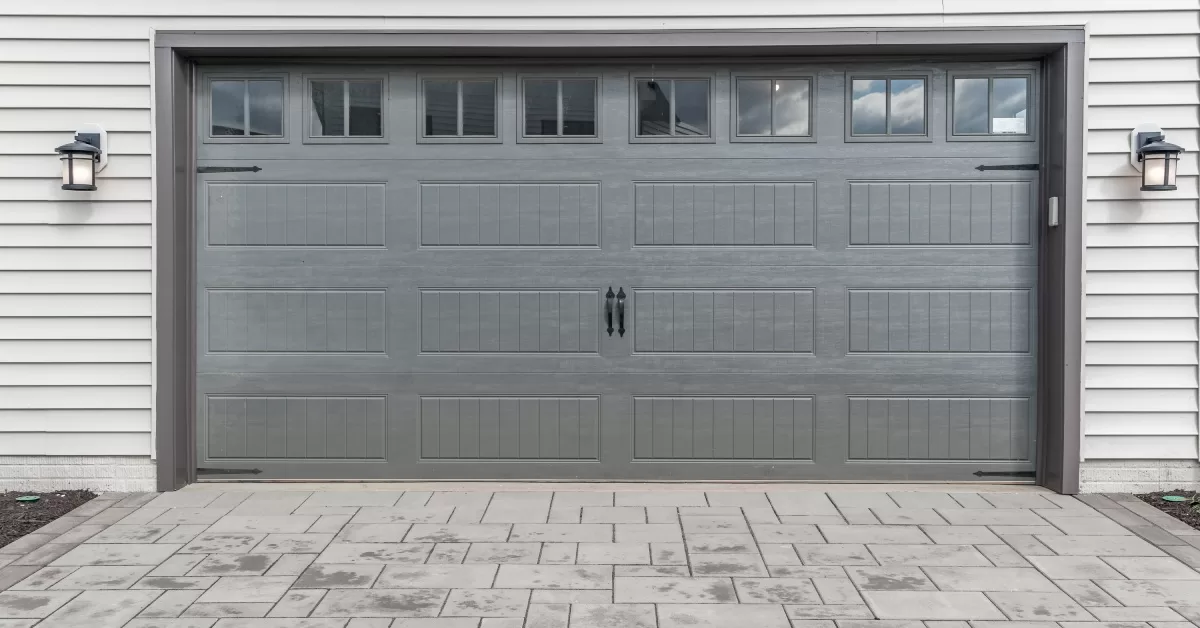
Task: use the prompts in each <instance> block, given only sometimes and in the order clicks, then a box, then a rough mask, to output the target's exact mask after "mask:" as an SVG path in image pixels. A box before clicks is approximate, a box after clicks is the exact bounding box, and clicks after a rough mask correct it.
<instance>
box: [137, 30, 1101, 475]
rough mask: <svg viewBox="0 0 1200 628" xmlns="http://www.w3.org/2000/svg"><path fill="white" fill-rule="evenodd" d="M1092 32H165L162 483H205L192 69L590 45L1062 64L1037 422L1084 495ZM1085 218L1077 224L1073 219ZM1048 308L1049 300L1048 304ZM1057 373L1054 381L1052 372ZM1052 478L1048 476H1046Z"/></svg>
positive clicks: (159, 96) (159, 44) (1053, 457)
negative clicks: (236, 57)
mask: <svg viewBox="0 0 1200 628" xmlns="http://www.w3.org/2000/svg"><path fill="white" fill-rule="evenodd" d="M1083 41H1084V30H1083V29H1082V28H1063V27H1056V28H1038V27H1029V28H1024V27H1023V28H963V29H949V28H942V29H876V30H863V29H843V30H815V31H814V30H808V31H806V30H777V31H768V30H762V31H754V30H737V31H665V32H654V31H643V32H606V33H594V32H592V33H578V32H553V33H527V32H519V33H518V32H498V33H497V32H490V33H489V32H459V33H391V32H366V33H347V32H340V33H318V32H286V31H285V32H251V31H242V32H237V31H223V32H198V31H163V32H157V33H155V35H154V45H155V57H154V59H155V72H154V98H155V107H156V115H155V119H154V125H155V128H154V130H155V133H156V135H155V137H156V139H155V151H156V152H155V174H156V179H155V181H156V182H155V186H156V193H157V195H156V197H157V203H158V207H157V210H156V226H155V228H156V236H157V240H156V241H157V246H158V249H157V251H156V252H155V255H156V262H157V278H156V282H155V290H156V294H155V296H156V304H157V306H158V309H157V317H156V321H155V325H156V329H155V333H156V339H157V342H158V345H157V351H156V360H157V364H156V375H157V394H156V398H155V406H154V407H155V410H156V413H155V417H156V419H155V420H156V428H157V434H156V437H157V438H156V442H157V458H158V461H157V467H158V486H159V489H160V490H172V489H175V488H179V487H181V486H183V485H184V484H186V483H187V482H189V481H193V480H194V479H195V463H194V455H195V454H194V452H195V447H194V442H195V439H196V433H195V407H194V403H192V399H193V396H192V394H191V389H192V386H193V385H194V384H193V379H194V378H193V376H192V372H193V369H194V364H195V355H194V351H195V340H194V336H195V321H194V320H193V318H194V307H193V303H192V300H191V297H190V295H191V294H192V288H191V283H192V277H193V272H192V263H193V258H194V255H193V252H192V244H191V242H192V235H193V234H192V230H193V227H192V221H191V215H192V212H193V211H194V207H193V205H194V203H195V200H194V199H195V196H194V195H193V194H192V193H191V190H192V186H193V184H194V183H193V182H194V179H195V174H194V168H193V164H194V161H193V160H194V150H193V145H192V142H193V140H192V139H191V135H192V124H191V122H192V105H191V102H192V98H193V90H194V85H193V82H192V67H193V66H192V63H193V62H194V61H196V60H199V59H205V58H220V57H223V56H228V55H231V54H238V53H239V52H240V51H250V50H252V51H255V53H256V54H258V55H264V56H265V55H268V54H270V55H272V56H276V57H289V56H311V55H316V54H342V55H348V54H352V55H361V56H381V55H398V54H399V55H403V54H412V53H413V52H418V51H423V52H425V53H426V54H429V53H433V54H439V53H440V54H442V55H444V56H461V55H463V54H483V53H486V54H492V55H506V54H507V55H512V54H514V53H520V52H523V53H526V54H528V53H530V52H531V51H532V52H534V53H535V54H554V53H555V52H557V51H561V50H571V51H573V52H574V53H575V54H576V55H579V54H585V53H586V52H587V51H588V50H589V49H590V50H592V51H596V52H603V51H620V52H631V53H634V54H654V53H658V54H663V53H670V54H686V53H689V52H692V53H701V52H702V51H708V53H709V54H711V53H712V52H713V49H714V48H723V49H726V51H740V52H743V53H746V54H755V53H775V54H780V53H788V52H790V53H794V54H834V55H838V54H846V55H872V54H875V55H878V54H913V53H920V54H946V53H963V54H972V53H974V54H1001V53H1007V54H1013V53H1024V54H1027V55H1029V56H1035V55H1050V56H1051V57H1053V56H1054V53H1057V54H1060V55H1063V57H1065V60H1064V61H1062V63H1063V64H1064V67H1065V79H1066V80H1064V81H1062V82H1061V83H1060V85H1061V86H1062V89H1063V91H1065V95H1064V96H1065V101H1066V102H1065V112H1066V114H1065V116H1063V118H1065V120H1064V119H1061V118H1060V119H1047V121H1046V124H1044V125H1043V126H1042V133H1043V139H1044V141H1045V142H1046V143H1049V140H1052V139H1053V140H1058V141H1060V142H1062V144H1065V146H1062V150H1063V155H1064V163H1063V184H1062V187H1060V188H1058V189H1061V190H1062V194H1063V197H1062V201H1063V202H1062V207H1063V208H1064V216H1065V217H1067V219H1066V220H1065V221H1064V225H1063V227H1062V228H1060V229H1059V230H1057V233H1058V234H1059V235H1058V237H1059V238H1061V246H1062V249H1063V250H1062V256H1061V257H1060V260H1061V262H1060V264H1061V265H1060V267H1059V268H1056V269H1055V270H1056V271H1059V270H1061V274H1060V272H1054V273H1052V274H1051V276H1050V280H1051V281H1048V282H1043V283H1041V284H1040V285H1041V290H1042V292H1043V295H1046V296H1049V295H1053V296H1054V297H1055V298H1056V299H1057V300H1059V301H1060V302H1061V304H1062V310H1061V311H1060V312H1052V313H1050V314H1052V315H1053V316H1052V317H1050V316H1045V314H1046V313H1045V312H1043V316H1045V318H1043V320H1046V321H1048V322H1052V324H1051V325H1049V326H1048V327H1047V328H1046V331H1047V332H1048V333H1046V334H1040V335H1039V336H1040V338H1042V344H1043V348H1042V351H1046V350H1047V349H1048V348H1049V347H1048V346H1047V342H1048V341H1049V340H1051V339H1057V342H1056V344H1055V346H1054V352H1053V354H1054V355H1055V356H1056V358H1057V359H1055V360H1052V361H1051V360H1046V361H1043V362H1042V367H1041V369H1040V370H1041V371H1042V372H1041V373H1040V374H1039V377H1041V378H1042V381H1044V382H1048V383H1051V384H1052V385H1053V387H1051V388H1041V389H1040V391H1039V393H1040V394H1041V395H1048V396H1052V397H1055V398H1057V399H1058V400H1061V408H1062V411H1061V413H1057V412H1056V413H1051V414H1049V415H1043V416H1042V423H1041V425H1040V426H1039V431H1040V433H1041V438H1040V441H1041V442H1042V443H1043V445H1047V444H1050V443H1053V444H1054V445H1055V446H1054V447H1047V448H1045V449H1043V455H1042V456H1040V457H1039V459H1040V460H1041V461H1042V463H1043V465H1044V466H1043V467H1042V469H1043V470H1044V471H1045V473H1044V475H1043V477H1039V482H1041V483H1043V484H1048V485H1049V486H1050V487H1051V488H1053V489H1055V490H1057V491H1059V492H1063V493H1074V492H1078V486H1079V433H1080V432H1079V429H1080V427H1079V426H1080V418H1081V417H1080V390H1081V389H1080V383H1081V380H1082V372H1081V370H1082V365H1081V364H1080V355H1081V336H1082V280H1081V276H1080V271H1081V265H1082V251H1083V249H1082V247H1083V239H1082V225H1081V223H1082V212H1083V175H1082V172H1083V171H1082V168H1083V155H1084V153H1083V151H1084V145H1083V129H1082V123H1083V87H1084V79H1083V70H1084V56H1083V55H1084V46H1083ZM1071 216H1075V217H1076V219H1075V220H1074V221H1072V220H1070V217H1071ZM1050 300H1051V299H1048V298H1042V299H1039V302H1040V303H1047V302H1049V301H1050ZM1051 370H1052V371H1054V372H1055V374H1054V375H1053V376H1050V374H1049V373H1048V372H1047V371H1051ZM1046 476H1049V477H1046Z"/></svg>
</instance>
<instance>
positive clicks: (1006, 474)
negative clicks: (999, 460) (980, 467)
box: [971, 471, 1037, 478]
mask: <svg viewBox="0 0 1200 628" xmlns="http://www.w3.org/2000/svg"><path fill="white" fill-rule="evenodd" d="M971 475H974V476H975V477H977V478H985V477H986V478H1035V477H1037V474H1036V473H1034V472H1033V471H976V472H975V473H972V474H971Z"/></svg>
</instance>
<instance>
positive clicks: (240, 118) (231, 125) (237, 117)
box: [212, 81, 246, 137]
mask: <svg viewBox="0 0 1200 628" xmlns="http://www.w3.org/2000/svg"><path fill="white" fill-rule="evenodd" d="M212 134H213V136H214V137H215V136H218V135H245V134H246V82H245V81H213V82H212Z"/></svg>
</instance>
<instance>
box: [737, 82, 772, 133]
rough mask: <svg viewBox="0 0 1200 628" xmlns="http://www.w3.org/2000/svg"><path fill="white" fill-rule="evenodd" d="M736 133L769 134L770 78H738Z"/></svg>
mask: <svg viewBox="0 0 1200 628" xmlns="http://www.w3.org/2000/svg"><path fill="white" fill-rule="evenodd" d="M737 134H738V135H770V134H771V80H770V79H738V82H737Z"/></svg>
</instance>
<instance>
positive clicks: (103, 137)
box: [75, 124, 108, 172]
mask: <svg viewBox="0 0 1200 628" xmlns="http://www.w3.org/2000/svg"><path fill="white" fill-rule="evenodd" d="M75 141H77V142H83V143H84V144H90V145H92V146H95V147H96V148H99V149H100V155H99V158H98V159H97V160H96V172H100V171H101V170H104V167H105V166H107V165H108V131H105V130H104V127H102V126H100V125H99V124H81V125H79V128H77V129H75Z"/></svg>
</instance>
